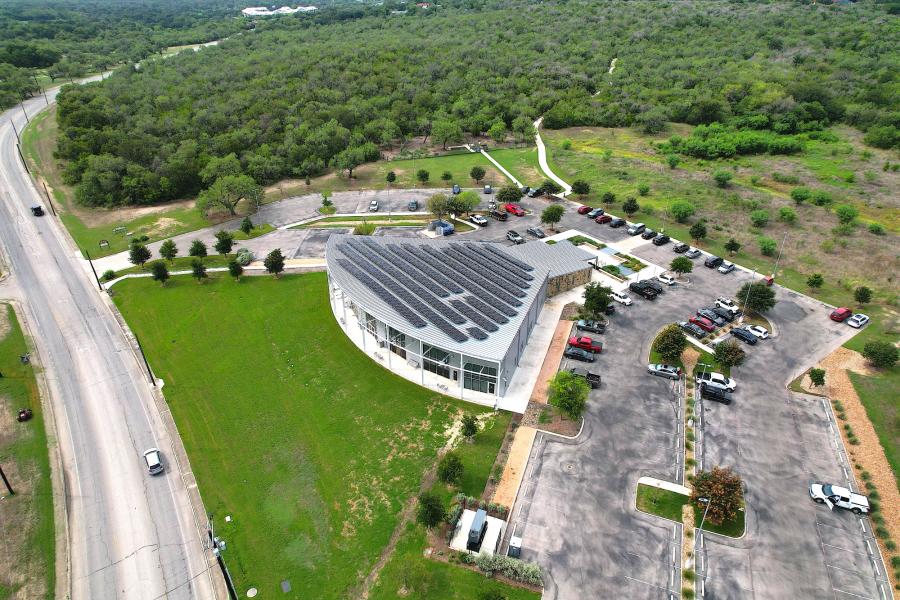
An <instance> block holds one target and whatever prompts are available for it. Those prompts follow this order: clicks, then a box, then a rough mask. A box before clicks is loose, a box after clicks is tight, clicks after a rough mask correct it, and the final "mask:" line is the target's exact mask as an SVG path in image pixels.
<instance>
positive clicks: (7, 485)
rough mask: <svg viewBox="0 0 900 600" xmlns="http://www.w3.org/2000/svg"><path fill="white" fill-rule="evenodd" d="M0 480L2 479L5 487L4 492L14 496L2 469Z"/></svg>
mask: <svg viewBox="0 0 900 600" xmlns="http://www.w3.org/2000/svg"><path fill="white" fill-rule="evenodd" d="M0 478H2V479H3V484H4V485H5V486H6V491H8V492H9V495H10V496H15V495H16V492H14V491H13V489H12V486H11V485H9V479H7V478H6V473H4V472H3V467H0Z"/></svg>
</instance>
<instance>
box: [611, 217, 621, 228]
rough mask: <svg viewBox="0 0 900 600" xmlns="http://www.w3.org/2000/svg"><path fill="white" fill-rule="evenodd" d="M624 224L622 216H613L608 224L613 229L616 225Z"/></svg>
mask: <svg viewBox="0 0 900 600" xmlns="http://www.w3.org/2000/svg"><path fill="white" fill-rule="evenodd" d="M624 225H625V219H623V218H622V217H613V218H612V219H610V221H609V226H610V227H612V228H613V229H615V228H616V227H623V226H624Z"/></svg>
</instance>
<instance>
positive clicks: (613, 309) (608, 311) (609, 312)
mask: <svg viewBox="0 0 900 600" xmlns="http://www.w3.org/2000/svg"><path fill="white" fill-rule="evenodd" d="M603 314H604V315H606V316H609V315H614V314H616V307H615V306H613V305H612V304H607V305H606V308H604V309H603Z"/></svg>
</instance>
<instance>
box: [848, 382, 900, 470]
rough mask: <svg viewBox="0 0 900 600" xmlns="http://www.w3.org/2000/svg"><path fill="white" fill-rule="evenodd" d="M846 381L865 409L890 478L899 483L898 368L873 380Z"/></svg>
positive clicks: (899, 419) (899, 383) (899, 384)
mask: <svg viewBox="0 0 900 600" xmlns="http://www.w3.org/2000/svg"><path fill="white" fill-rule="evenodd" d="M849 375H850V381H852V382H853V387H854V388H855V389H856V393H857V394H859V399H860V400H861V401H862V403H863V406H864V407H865V408H866V415H867V416H868V417H869V420H870V421H871V422H872V424H873V425H874V426H875V433H876V434H877V435H878V441H880V442H881V447H882V448H884V454H885V456H887V459H888V463H889V464H890V465H891V469H892V470H893V471H894V476H895V477H897V478H898V481H900V477H898V476H900V403H898V401H897V390H900V367H896V366H895V367H894V368H893V369H889V370H886V371H884V372H882V373H879V374H878V375H875V376H871V377H869V376H865V375H860V374H858V373H853V372H852V371H851V372H850V373H849Z"/></svg>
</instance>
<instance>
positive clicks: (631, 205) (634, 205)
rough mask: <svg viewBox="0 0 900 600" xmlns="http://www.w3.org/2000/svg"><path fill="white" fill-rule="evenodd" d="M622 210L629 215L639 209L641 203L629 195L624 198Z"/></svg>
mask: <svg viewBox="0 0 900 600" xmlns="http://www.w3.org/2000/svg"><path fill="white" fill-rule="evenodd" d="M622 210H623V211H624V212H625V214H626V215H628V216H629V217H631V215H633V214H634V213H636V212H637V211H639V210H641V205H640V204H638V201H637V199H636V198H634V197H633V196H629V197H628V198H625V202H623V203H622Z"/></svg>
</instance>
